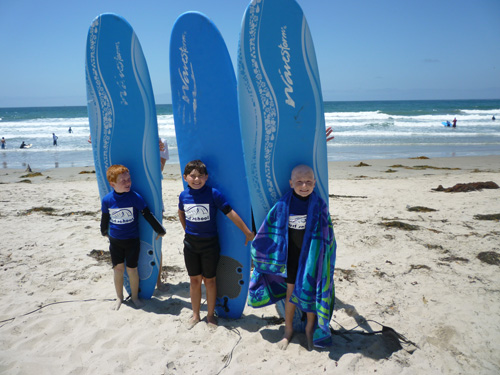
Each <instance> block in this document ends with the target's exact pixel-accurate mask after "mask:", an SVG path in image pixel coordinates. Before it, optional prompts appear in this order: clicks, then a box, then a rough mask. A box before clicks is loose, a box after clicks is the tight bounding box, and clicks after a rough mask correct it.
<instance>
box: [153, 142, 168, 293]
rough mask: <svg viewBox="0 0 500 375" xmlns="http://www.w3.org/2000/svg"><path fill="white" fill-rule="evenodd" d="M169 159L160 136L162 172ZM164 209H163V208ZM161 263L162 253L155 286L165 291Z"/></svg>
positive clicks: (165, 144)
mask: <svg viewBox="0 0 500 375" xmlns="http://www.w3.org/2000/svg"><path fill="white" fill-rule="evenodd" d="M168 159H170V156H169V154H168V144H167V140H166V139H165V138H160V162H161V171H162V172H163V168H165V163H166V162H167V160H168ZM163 211H165V209H163ZM162 264H163V254H161V255H160V272H159V273H158V279H157V280H156V288H157V289H158V290H159V291H165V290H167V285H166V284H163V283H162V281H161V272H162V268H163V266H162Z"/></svg>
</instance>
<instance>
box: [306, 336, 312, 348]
mask: <svg viewBox="0 0 500 375" xmlns="http://www.w3.org/2000/svg"><path fill="white" fill-rule="evenodd" d="M306 337H307V350H309V351H312V350H313V349H314V344H313V338H312V335H311V336H309V335H307V334H306Z"/></svg>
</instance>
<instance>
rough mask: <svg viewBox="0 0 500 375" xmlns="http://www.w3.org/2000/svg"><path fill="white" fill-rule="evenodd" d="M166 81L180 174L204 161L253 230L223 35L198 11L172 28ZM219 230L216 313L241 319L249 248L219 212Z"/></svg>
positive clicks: (213, 181)
mask: <svg viewBox="0 0 500 375" xmlns="http://www.w3.org/2000/svg"><path fill="white" fill-rule="evenodd" d="M170 82H171V87H172V106H173V113H174V122H175V133H176V137H177V147H178V151H179V161H180V166H181V173H183V172H184V167H185V165H186V164H187V163H188V162H189V161H191V160H196V159H200V160H202V161H203V162H204V163H205V164H206V165H207V168H208V174H209V180H208V181H207V184H209V185H210V186H212V187H214V188H216V189H218V190H219V191H221V193H222V194H223V195H224V196H225V197H226V199H227V201H228V202H229V204H230V205H231V207H232V208H233V209H234V210H235V211H236V212H237V213H238V215H239V216H240V217H241V218H242V219H243V221H244V222H245V223H246V225H247V226H248V227H249V228H251V226H250V220H251V211H250V198H249V194H248V185H247V181H246V175H245V164H244V160H243V148H242V144H241V134H240V127H239V120H238V101H237V91H236V76H235V74H234V69H233V65H232V63H231V58H230V56H229V53H228V51H227V48H226V44H225V43H224V40H223V38H222V35H221V34H220V32H219V31H218V30H217V28H216V26H215V25H214V24H213V23H212V21H210V20H209V19H208V18H207V17H206V16H205V15H203V14H201V13H197V12H188V13H184V14H182V15H181V16H179V18H178V19H177V21H176V22H175V24H174V27H173V30H172V34H171V39H170ZM186 186H187V185H186V184H184V187H186ZM217 228H218V232H219V241H220V246H221V258H220V261H219V264H218V268H217V276H216V277H217V302H216V313H217V315H218V316H221V317H227V318H239V317H240V316H241V314H242V312H243V309H244V308H245V305H246V298H247V295H248V283H249V278H250V245H247V246H245V245H244V243H245V236H244V235H243V233H242V232H241V231H240V230H239V229H238V228H237V227H236V226H235V225H234V224H233V223H232V222H231V220H230V219H228V218H227V217H226V216H225V215H224V214H223V213H222V212H219V213H218V216H217Z"/></svg>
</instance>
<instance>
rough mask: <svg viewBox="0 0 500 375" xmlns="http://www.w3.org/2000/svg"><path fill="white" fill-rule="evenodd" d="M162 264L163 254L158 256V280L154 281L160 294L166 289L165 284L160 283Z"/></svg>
mask: <svg viewBox="0 0 500 375" xmlns="http://www.w3.org/2000/svg"><path fill="white" fill-rule="evenodd" d="M162 264H163V254H161V255H160V272H158V279H157V280H156V289H158V290H159V291H160V292H164V291H166V290H167V289H168V287H167V284H163V283H162V282H161V269H162Z"/></svg>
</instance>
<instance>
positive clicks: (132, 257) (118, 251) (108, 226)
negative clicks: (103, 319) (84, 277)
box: [101, 164, 165, 310]
mask: <svg viewBox="0 0 500 375" xmlns="http://www.w3.org/2000/svg"><path fill="white" fill-rule="evenodd" d="M106 178H107V179H108V181H109V184H110V185H111V187H112V188H113V191H111V192H110V193H108V194H107V195H106V196H105V197H104V198H103V199H102V206H101V210H102V216H101V234H102V235H103V236H106V237H108V238H109V252H110V253H111V261H112V263H113V271H114V283H115V289H116V296H117V300H116V304H115V305H114V306H113V310H118V309H119V308H120V306H121V304H122V302H123V274H124V272H125V265H124V262H125V260H126V261H127V273H128V275H129V279H130V291H131V294H132V302H133V303H134V305H135V307H137V308H140V307H143V306H144V303H143V302H142V301H141V300H140V299H139V296H138V293H139V273H138V272H137V262H138V260H139V252H140V249H141V245H140V240H139V212H140V213H141V214H142V215H143V216H144V218H145V219H146V220H147V221H148V223H149V224H150V225H151V226H152V227H153V229H154V231H155V232H156V233H158V236H161V237H163V236H164V235H165V228H163V226H162V225H161V224H160V223H159V222H158V220H156V218H155V217H154V216H153V214H152V213H151V211H149V209H148V207H147V206H146V202H144V199H143V198H142V197H141V196H140V195H139V194H137V193H136V192H135V191H132V190H130V187H131V186H132V180H131V179H130V172H129V170H128V168H126V167H124V166H123V165H118V164H116V165H112V166H111V167H109V168H108V170H107V171H106Z"/></svg>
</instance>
